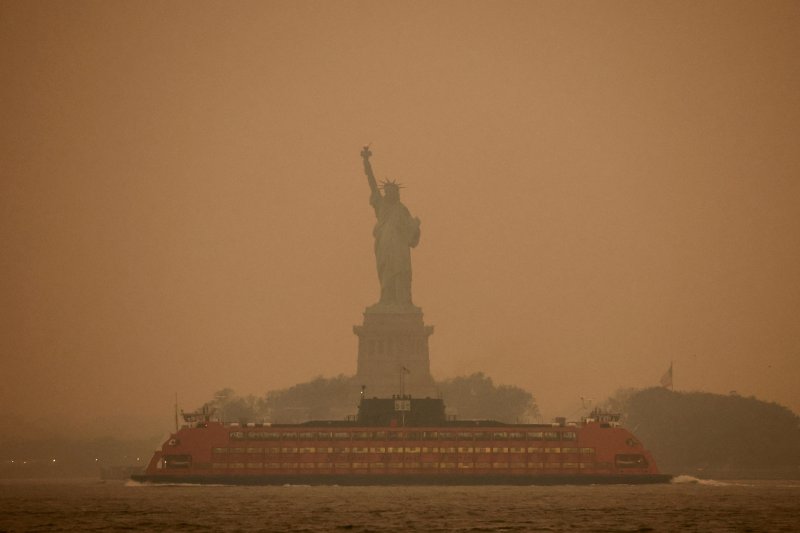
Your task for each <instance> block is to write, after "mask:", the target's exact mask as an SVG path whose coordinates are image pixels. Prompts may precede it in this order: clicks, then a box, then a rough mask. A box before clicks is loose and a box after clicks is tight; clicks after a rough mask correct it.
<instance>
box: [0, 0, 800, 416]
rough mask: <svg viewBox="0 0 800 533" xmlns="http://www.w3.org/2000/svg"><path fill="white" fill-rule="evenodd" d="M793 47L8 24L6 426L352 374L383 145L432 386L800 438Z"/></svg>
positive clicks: (195, 20) (254, 26)
mask: <svg viewBox="0 0 800 533" xmlns="http://www.w3.org/2000/svg"><path fill="white" fill-rule="evenodd" d="M799 50H800V2H796V1H785V2H781V1H770V2H761V1H752V2H734V1H714V2H697V1H689V2H680V1H663V2H641V1H629V2H556V1H553V2H534V1H523V2H510V1H508V2H489V1H485V2H469V1H454V2H450V1H438V2H372V1H370V2H366V1H365V2H343V1H339V2H324V1H319V2H294V1H291V2H289V1H287V2H274V1H273V2H269V1H263V2H220V3H209V2H197V1H191V2H109V1H102V2H81V1H74V2H31V1H14V2H9V1H5V0H4V1H2V2H0V75H1V76H2V89H0V91H1V93H0V94H2V105H0V124H1V125H2V126H0V135H2V142H1V143H0V158H2V159H1V166H0V172H1V173H2V177H1V180H0V245H1V246H2V254H1V255H0V295H2V296H1V297H2V302H1V303H2V305H0V312H2V316H0V319H1V320H0V358H1V359H2V369H3V370H2V387H1V388H0V403H2V405H3V414H4V416H25V417H29V418H31V419H32V420H33V421H36V420H44V419H45V418H47V417H49V419H53V418H58V419H60V422H61V423H63V424H71V425H72V427H76V428H77V427H85V426H86V425H87V424H90V425H91V424H94V423H95V422H94V421H95V420H101V421H107V420H117V421H119V420H128V421H134V422H137V421H138V422H141V423H142V424H150V426H148V427H155V428H157V429H158V428H160V427H164V428H165V429H169V427H170V420H171V413H172V411H171V410H172V403H173V401H174V400H173V398H174V394H175V393H176V392H177V393H178V395H179V397H180V403H181V406H182V407H185V408H187V409H189V408H193V407H196V406H198V405H200V404H201V403H202V402H203V401H205V400H207V399H208V398H210V397H211V395H212V393H213V392H214V391H216V390H218V389H221V388H223V387H232V388H233V389H235V390H236V391H238V392H240V393H256V394H263V393H264V392H266V391H267V390H271V389H276V388H283V387H287V386H290V385H292V384H294V383H297V382H300V381H305V380H308V379H311V378H313V377H315V376H318V375H324V376H333V375H337V374H340V373H345V374H352V373H354V372H355V363H356V347H357V338H356V337H355V336H354V335H353V333H352V326H353V325H354V324H358V323H360V322H361V318H362V316H361V313H362V312H363V310H364V307H365V306H367V305H370V304H372V303H374V302H375V301H376V299H377V295H378V282H377V276H376V273H375V266H374V257H373V252H372V236H371V230H372V225H373V224H374V213H373V212H372V209H371V208H370V206H369V203H368V198H369V189H368V186H367V183H366V179H365V178H364V175H363V170H362V167H361V159H360V157H359V152H360V150H361V147H362V145H364V144H366V143H372V150H373V152H374V156H373V165H374V168H375V171H376V174H377V176H378V177H379V178H392V179H397V180H399V181H401V182H402V183H404V184H405V185H406V187H407V188H405V189H403V192H402V194H403V196H402V199H403V202H404V203H405V204H406V205H407V206H408V207H409V209H410V210H411V213H412V215H415V216H419V217H420V219H421V220H422V239H421V242H420V245H419V246H418V247H417V248H416V249H415V250H414V251H413V256H412V257H413V259H412V261H413V265H414V287H413V292H414V299H415V303H416V304H418V305H420V306H421V307H422V308H423V310H424V312H425V319H426V322H428V323H430V324H433V325H435V327H436V330H435V334H434V335H433V336H432V337H431V365H432V370H433V373H434V376H435V377H436V378H438V379H442V378H447V377H453V376H456V375H460V374H466V373H472V372H475V371H484V372H486V373H487V374H489V375H491V376H492V377H493V378H494V379H495V381H497V382H500V383H506V384H513V385H518V386H520V387H523V388H525V389H527V390H530V391H531V392H533V394H534V395H535V397H536V398H537V401H538V403H539V405H540V407H541V409H542V411H543V413H544V414H545V416H554V415H557V414H561V413H563V414H566V415H568V416H569V415H573V414H574V413H575V412H576V409H577V408H578V407H579V406H580V404H581V402H580V397H581V396H583V397H585V398H592V399H596V400H598V401H599V400H602V399H604V398H605V397H606V396H608V395H609V394H610V393H613V392H614V391H615V390H616V389H617V388H619V387H647V386H652V385H656V384H658V381H659V378H660V377H661V375H662V374H663V372H664V371H665V370H666V369H667V368H668V366H669V364H670V361H674V365H675V388H676V390H684V391H688V390H703V391H711V392H717V393H724V394H727V393H729V392H730V391H732V390H735V391H738V393H739V394H742V395H748V396H749V395H755V396H757V397H758V398H761V399H764V400H769V401H776V402H779V403H782V404H784V405H787V406H789V407H791V408H792V409H793V410H794V411H795V412H800V392H798V378H800V323H799V322H800V267H799V266H798V263H799V261H800V155H799V153H798V152H799V151H798V147H800V53H798V51H799ZM43 417H44V418H43ZM138 422H137V423H138ZM136 427H139V426H136Z"/></svg>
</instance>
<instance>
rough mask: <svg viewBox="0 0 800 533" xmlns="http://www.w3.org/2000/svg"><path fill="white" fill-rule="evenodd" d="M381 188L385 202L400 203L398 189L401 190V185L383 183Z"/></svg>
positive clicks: (388, 182)
mask: <svg viewBox="0 0 800 533" xmlns="http://www.w3.org/2000/svg"><path fill="white" fill-rule="evenodd" d="M382 188H383V197H384V198H385V199H386V200H388V201H390V202H399V201H400V189H401V188H402V185H400V184H399V183H397V182H396V181H394V180H391V181H384V182H383V184H382Z"/></svg>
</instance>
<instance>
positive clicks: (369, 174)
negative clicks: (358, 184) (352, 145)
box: [361, 146, 381, 196]
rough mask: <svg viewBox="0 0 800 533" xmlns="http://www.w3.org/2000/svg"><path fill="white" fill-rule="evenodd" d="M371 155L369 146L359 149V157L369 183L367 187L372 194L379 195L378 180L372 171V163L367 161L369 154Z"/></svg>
mask: <svg viewBox="0 0 800 533" xmlns="http://www.w3.org/2000/svg"><path fill="white" fill-rule="evenodd" d="M371 155H372V152H370V151H369V146H365V147H364V149H363V150H361V157H362V158H363V159H364V173H365V174H366V175H367V183H369V189H370V191H372V194H373V195H378V196H380V195H381V192H380V189H378V182H377V181H375V174H373V173H372V165H371V164H370V162H369V156H371Z"/></svg>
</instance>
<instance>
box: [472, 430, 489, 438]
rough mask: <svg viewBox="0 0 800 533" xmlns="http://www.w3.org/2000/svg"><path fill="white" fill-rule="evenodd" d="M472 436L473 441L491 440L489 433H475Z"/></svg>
mask: <svg viewBox="0 0 800 533" xmlns="http://www.w3.org/2000/svg"><path fill="white" fill-rule="evenodd" d="M474 435H475V440H489V439H491V438H492V437H491V433H487V432H485V431H476V432H475V433H474Z"/></svg>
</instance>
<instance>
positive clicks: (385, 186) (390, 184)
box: [381, 180, 405, 191]
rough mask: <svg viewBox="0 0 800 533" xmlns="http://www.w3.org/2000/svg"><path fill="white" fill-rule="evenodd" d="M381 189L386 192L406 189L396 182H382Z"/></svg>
mask: <svg viewBox="0 0 800 533" xmlns="http://www.w3.org/2000/svg"><path fill="white" fill-rule="evenodd" d="M381 189H383V190H384V191H385V190H386V189H405V187H403V185H402V184H401V183H397V182H396V181H395V180H381Z"/></svg>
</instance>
